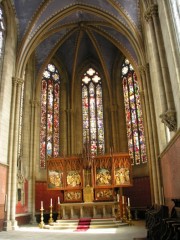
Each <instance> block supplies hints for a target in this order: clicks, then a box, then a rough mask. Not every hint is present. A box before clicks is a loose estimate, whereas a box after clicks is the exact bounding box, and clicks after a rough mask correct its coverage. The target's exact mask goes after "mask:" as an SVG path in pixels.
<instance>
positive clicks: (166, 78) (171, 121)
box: [149, 4, 177, 131]
mask: <svg viewBox="0 0 180 240" xmlns="http://www.w3.org/2000/svg"><path fill="white" fill-rule="evenodd" d="M149 12H150V14H151V16H152V21H153V25H154V30H155V35H156V39H157V46H158V52H159V56H160V64H161V69H162V75H163V82H164V87H165V94H166V99H167V111H165V112H163V113H162V114H161V115H160V117H161V119H162V122H163V123H164V124H165V125H166V126H167V127H168V128H169V130H170V131H176V129H177V123H176V112H175V106H174V100H173V93H172V87H171V82H170V75H169V70H168V65H167V58H166V52H165V49H164V43H163V38H162V32H161V28H160V22H159V16H158V5H157V4H152V5H151V6H150V7H149Z"/></svg>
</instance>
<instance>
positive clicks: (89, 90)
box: [82, 68, 105, 155]
mask: <svg viewBox="0 0 180 240" xmlns="http://www.w3.org/2000/svg"><path fill="white" fill-rule="evenodd" d="M102 95H103V94H102V80H101V77H100V76H99V73H98V72H97V71H95V70H94V69H93V68H89V69H88V70H87V71H86V72H85V73H84V76H83V78H82V118H83V143H84V144H87V141H88V144H89V148H90V149H89V150H90V152H91V154H92V155H96V154H99V153H104V147H105V145H104V122H103V101H102V98H103V96H102Z"/></svg>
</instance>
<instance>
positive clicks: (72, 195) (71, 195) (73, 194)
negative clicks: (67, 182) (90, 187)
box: [64, 190, 82, 202]
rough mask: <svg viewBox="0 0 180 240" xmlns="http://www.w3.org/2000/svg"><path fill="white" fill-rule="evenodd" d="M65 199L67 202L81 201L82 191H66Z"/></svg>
mask: <svg viewBox="0 0 180 240" xmlns="http://www.w3.org/2000/svg"><path fill="white" fill-rule="evenodd" d="M64 201H65V202H81V201H82V191H81V190H72V191H64Z"/></svg>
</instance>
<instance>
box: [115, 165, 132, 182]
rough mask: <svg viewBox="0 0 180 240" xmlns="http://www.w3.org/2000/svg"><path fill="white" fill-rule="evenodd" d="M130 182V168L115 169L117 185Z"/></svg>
mask: <svg viewBox="0 0 180 240" xmlns="http://www.w3.org/2000/svg"><path fill="white" fill-rule="evenodd" d="M127 184H130V172H129V168H125V167H120V168H116V169H115V185H118V186H119V185H127Z"/></svg>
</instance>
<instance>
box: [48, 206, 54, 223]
mask: <svg viewBox="0 0 180 240" xmlns="http://www.w3.org/2000/svg"><path fill="white" fill-rule="evenodd" d="M49 208H50V212H49V213H50V214H49V216H50V217H49V223H53V222H54V220H53V218H52V208H53V206H52V205H51V206H50V207H49Z"/></svg>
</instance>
